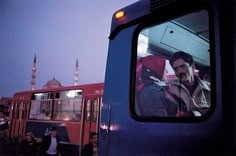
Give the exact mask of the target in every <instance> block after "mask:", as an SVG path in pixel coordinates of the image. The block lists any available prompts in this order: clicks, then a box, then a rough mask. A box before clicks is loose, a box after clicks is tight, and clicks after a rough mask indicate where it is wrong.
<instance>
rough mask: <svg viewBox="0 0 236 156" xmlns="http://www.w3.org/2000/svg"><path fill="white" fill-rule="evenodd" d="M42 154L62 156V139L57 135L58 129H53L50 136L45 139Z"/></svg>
mask: <svg viewBox="0 0 236 156" xmlns="http://www.w3.org/2000/svg"><path fill="white" fill-rule="evenodd" d="M41 153H42V155H44V156H59V155H60V137H59V136H58V135H57V129H56V127H52V128H51V131H50V134H49V135H47V136H44V137H43V141H42V148H41Z"/></svg>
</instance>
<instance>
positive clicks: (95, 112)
mask: <svg viewBox="0 0 236 156" xmlns="http://www.w3.org/2000/svg"><path fill="white" fill-rule="evenodd" d="M97 112H98V100H97V99H95V100H94V101H93V121H97Z"/></svg>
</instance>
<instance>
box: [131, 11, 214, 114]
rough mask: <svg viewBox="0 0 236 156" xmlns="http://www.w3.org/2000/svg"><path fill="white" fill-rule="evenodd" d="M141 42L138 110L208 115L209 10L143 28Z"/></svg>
mask: <svg viewBox="0 0 236 156" xmlns="http://www.w3.org/2000/svg"><path fill="white" fill-rule="evenodd" d="M137 43H138V44H137V60H136V83H135V104H134V112H135V115H137V116H141V117H184V118H185V117H201V116H204V115H205V114H206V113H207V112H208V111H209V109H210V107H211V98H210V96H211V86H210V84H211V82H210V81H211V79H210V40H209V19H208V12H207V11H206V10H201V11H198V12H194V13H191V14H188V15H185V16H182V17H180V18H177V19H173V20H170V21H167V22H165V23H161V24H156V25H151V26H148V27H145V28H144V29H142V30H141V31H140V33H139V35H138V39H137Z"/></svg>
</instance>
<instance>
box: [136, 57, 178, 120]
mask: <svg viewBox="0 0 236 156" xmlns="http://www.w3.org/2000/svg"><path fill="white" fill-rule="evenodd" d="M167 72H168V71H167V69H166V60H165V58H163V57H160V56H157V55H149V56H146V57H143V58H140V59H139V60H138V61H137V68H136V102H135V112H136V114H137V115H139V116H145V117H152V116H155V117H157V116H158V117H174V116H176V113H177V107H178V105H177V102H176V100H175V98H174V97H173V96H172V95H171V94H170V93H169V92H168V86H167V84H166V83H165V82H164V81H165V80H166V78H167Z"/></svg>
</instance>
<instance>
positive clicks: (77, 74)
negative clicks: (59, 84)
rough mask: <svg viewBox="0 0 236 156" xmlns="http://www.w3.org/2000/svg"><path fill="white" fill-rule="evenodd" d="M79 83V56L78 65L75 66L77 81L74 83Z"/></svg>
mask: <svg viewBox="0 0 236 156" xmlns="http://www.w3.org/2000/svg"><path fill="white" fill-rule="evenodd" d="M78 84H79V63H78V58H77V60H76V66H75V82H74V85H75V86H76V85H78Z"/></svg>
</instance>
